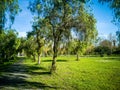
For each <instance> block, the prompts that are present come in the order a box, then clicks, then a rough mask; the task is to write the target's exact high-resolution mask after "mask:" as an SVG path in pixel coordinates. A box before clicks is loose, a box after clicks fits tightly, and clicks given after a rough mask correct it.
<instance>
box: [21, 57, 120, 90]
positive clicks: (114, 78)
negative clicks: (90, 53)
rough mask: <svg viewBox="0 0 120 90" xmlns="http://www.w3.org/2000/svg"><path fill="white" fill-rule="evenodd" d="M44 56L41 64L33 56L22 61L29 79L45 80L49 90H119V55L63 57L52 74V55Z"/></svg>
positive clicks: (59, 59)
mask: <svg viewBox="0 0 120 90" xmlns="http://www.w3.org/2000/svg"><path fill="white" fill-rule="evenodd" d="M41 59H42V62H41V64H40V65H37V64H36V62H33V61H32V60H30V59H25V60H24V62H23V63H24V65H25V66H26V67H27V70H28V73H29V74H30V77H29V78H27V81H28V82H37V83H41V82H42V83H43V84H44V85H46V86H49V87H45V88H44V89H46V90H49V89H50V90H51V89H53V90H54V89H58V90H59V89H60V90H120V57H81V58H80V61H76V57H75V56H60V57H58V58H57V70H56V72H55V73H54V74H52V75H51V74H50V73H49V71H50V67H51V62H52V61H51V60H52V57H42V58H41ZM38 87H39V86H38ZM38 87H32V88H33V89H38Z"/></svg>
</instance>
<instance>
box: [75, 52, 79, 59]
mask: <svg viewBox="0 0 120 90" xmlns="http://www.w3.org/2000/svg"><path fill="white" fill-rule="evenodd" d="M76 56H77V61H79V54H78V53H77V55H76Z"/></svg>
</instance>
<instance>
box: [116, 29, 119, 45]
mask: <svg viewBox="0 0 120 90" xmlns="http://www.w3.org/2000/svg"><path fill="white" fill-rule="evenodd" d="M116 35H117V41H118V46H119V47H120V31H117V32H116Z"/></svg>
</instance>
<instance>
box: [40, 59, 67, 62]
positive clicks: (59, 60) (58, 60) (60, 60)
mask: <svg viewBox="0 0 120 90" xmlns="http://www.w3.org/2000/svg"><path fill="white" fill-rule="evenodd" d="M56 61H57V62H67V61H68V60H62V59H57V60H56ZM42 62H52V60H43V61H42Z"/></svg>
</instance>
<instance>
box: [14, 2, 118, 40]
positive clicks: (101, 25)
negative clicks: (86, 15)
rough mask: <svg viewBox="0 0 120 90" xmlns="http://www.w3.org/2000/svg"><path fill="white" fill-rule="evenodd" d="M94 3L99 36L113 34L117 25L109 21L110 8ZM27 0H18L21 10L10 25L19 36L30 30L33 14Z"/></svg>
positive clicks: (110, 17) (110, 15)
mask: <svg viewBox="0 0 120 90" xmlns="http://www.w3.org/2000/svg"><path fill="white" fill-rule="evenodd" d="M93 1H94V4H93V5H92V9H93V11H92V12H93V14H94V16H95V19H96V20H97V23H96V27H97V30H98V33H99V36H100V37H103V38H106V37H107V36H108V35H109V34H110V33H112V34H115V32H116V31H117V30H118V29H117V27H116V26H115V25H114V24H113V23H111V21H112V19H113V13H112V10H111V9H109V8H108V6H107V5H102V4H99V3H97V2H96V1H97V0H93ZM28 2H29V0H19V4H20V8H21V9H22V12H20V13H19V14H18V15H17V16H16V18H15V22H14V24H13V26H12V28H13V29H16V30H17V31H18V32H19V36H20V37H21V36H22V37H24V36H26V32H28V31H31V30H32V28H31V25H32V24H31V23H30V22H31V21H32V18H33V15H32V14H31V12H30V11H29V10H28V9H27V7H28Z"/></svg>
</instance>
